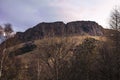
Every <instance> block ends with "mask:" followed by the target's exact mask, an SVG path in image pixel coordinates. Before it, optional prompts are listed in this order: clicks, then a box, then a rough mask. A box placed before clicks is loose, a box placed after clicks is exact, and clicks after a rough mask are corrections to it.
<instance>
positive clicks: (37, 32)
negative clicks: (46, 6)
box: [2, 21, 104, 46]
mask: <svg viewBox="0 0 120 80" xmlns="http://www.w3.org/2000/svg"><path fill="white" fill-rule="evenodd" d="M86 34H87V35H92V36H102V35H103V34H104V29H103V28H102V27H101V26H100V25H99V24H97V23H96V22H93V21H74V22H69V23H67V24H65V23H63V22H53V23H45V22H43V23H40V24H38V25H36V26H34V27H33V28H30V29H28V30H26V31H25V32H17V33H16V35H15V36H14V37H13V38H10V39H8V40H6V41H5V42H3V43H2V45H3V44H6V45H7V46H9V45H10V46H11V45H16V44H19V43H22V42H27V41H32V40H37V39H42V38H44V37H54V36H60V37H61V36H71V35H86Z"/></svg>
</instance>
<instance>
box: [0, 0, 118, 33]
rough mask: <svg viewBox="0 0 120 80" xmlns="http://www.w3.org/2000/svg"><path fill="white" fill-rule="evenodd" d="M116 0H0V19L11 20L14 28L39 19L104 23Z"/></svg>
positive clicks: (29, 25)
mask: <svg viewBox="0 0 120 80" xmlns="http://www.w3.org/2000/svg"><path fill="white" fill-rule="evenodd" d="M119 4H120V1H119V0H0V23H1V24H2V23H6V22H9V23H12V24H13V25H14V26H15V30H16V31H19V30H21V31H24V30H25V29H27V28H29V27H32V26H34V25H36V24H37V23H39V22H46V21H47V22H53V21H58V20H60V21H64V22H69V21H73V20H93V21H97V22H98V23H99V24H101V25H103V26H104V27H106V26H108V25H107V20H108V17H109V15H110V11H111V10H112V8H113V7H114V5H119Z"/></svg>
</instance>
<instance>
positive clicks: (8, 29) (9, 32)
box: [4, 23, 13, 38]
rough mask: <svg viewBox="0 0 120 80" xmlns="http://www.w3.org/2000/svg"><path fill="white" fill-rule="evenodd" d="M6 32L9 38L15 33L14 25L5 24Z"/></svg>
mask: <svg viewBox="0 0 120 80" xmlns="http://www.w3.org/2000/svg"><path fill="white" fill-rule="evenodd" d="M4 32H5V34H6V37H7V38H9V37H10V35H11V33H12V32H13V29H12V25H11V24H9V23H7V24H5V28H4Z"/></svg>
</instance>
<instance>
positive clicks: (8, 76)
mask: <svg viewBox="0 0 120 80" xmlns="http://www.w3.org/2000/svg"><path fill="white" fill-rule="evenodd" d="M116 33H117V34H119V32H118V31H115V30H110V29H104V28H102V27H101V26H100V25H98V24H97V23H95V22H91V21H77V22H70V23H67V24H64V23H63V22H54V23H40V24H38V25H36V26H34V27H33V28H30V29H28V30H26V31H25V32H18V33H17V34H16V35H15V36H14V37H13V38H10V39H8V40H6V41H5V42H4V43H2V44H1V45H0V51H1V54H0V61H1V66H2V67H1V74H2V75H1V77H0V79H1V80H78V79H81V80H88V77H86V76H89V78H90V80H110V78H109V77H106V75H105V74H107V75H108V74H109V73H112V74H113V75H114V73H115V74H116V72H117V70H113V71H111V72H109V71H110V70H111V69H112V68H115V69H117V68H118V66H119V65H117V64H118V63H117V62H118V61H119V60H118V59H119V54H118V53H119V41H120V40H118V39H119V37H118V38H117V40H118V42H117V40H116ZM114 39H115V40H114ZM116 43H117V44H116ZM116 45H118V47H116ZM116 50H117V51H118V52H116ZM111 63H112V64H113V65H111ZM104 73H105V74H104ZM96 75H97V76H96ZM115 76H116V75H115ZM113 80H114V79H113Z"/></svg>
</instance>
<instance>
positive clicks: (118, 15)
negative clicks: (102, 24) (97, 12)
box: [109, 8, 120, 31]
mask: <svg viewBox="0 0 120 80" xmlns="http://www.w3.org/2000/svg"><path fill="white" fill-rule="evenodd" d="M109 24H110V27H111V28H112V29H114V30H117V31H120V9H119V8H114V9H113V11H112V12H111V16H110V21H109Z"/></svg>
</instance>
